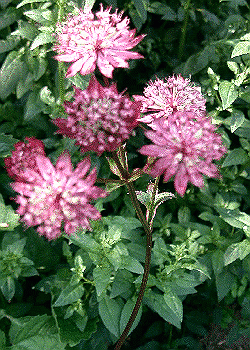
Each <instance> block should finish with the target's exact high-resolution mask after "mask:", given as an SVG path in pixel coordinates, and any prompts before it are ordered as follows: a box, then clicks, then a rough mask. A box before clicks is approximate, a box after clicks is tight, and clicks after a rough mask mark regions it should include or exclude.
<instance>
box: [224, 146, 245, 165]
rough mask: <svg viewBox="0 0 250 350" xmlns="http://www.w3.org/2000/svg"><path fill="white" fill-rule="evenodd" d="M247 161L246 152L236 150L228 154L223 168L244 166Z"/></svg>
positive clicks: (240, 149)
mask: <svg viewBox="0 0 250 350" xmlns="http://www.w3.org/2000/svg"><path fill="white" fill-rule="evenodd" d="M247 160H248V156H247V154H246V152H245V151H244V150H243V149H242V148H235V149H233V150H232V151H230V152H229V153H228V154H227V156H226V158H225V160H224V162H223V164H222V167H226V166H231V165H239V164H244V163H246V161H247Z"/></svg>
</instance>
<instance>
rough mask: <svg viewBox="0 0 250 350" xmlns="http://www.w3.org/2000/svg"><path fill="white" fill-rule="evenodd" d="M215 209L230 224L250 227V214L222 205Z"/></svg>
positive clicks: (238, 226)
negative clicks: (222, 206)
mask: <svg viewBox="0 0 250 350" xmlns="http://www.w3.org/2000/svg"><path fill="white" fill-rule="evenodd" d="M215 209H216V210H217V211H218V213H219V214H220V216H221V218H222V219H223V220H224V221H226V222H227V223H228V224H229V225H231V226H233V227H237V228H244V226H247V227H250V215H248V214H246V213H244V212H241V211H240V210H239V209H234V210H230V209H225V208H220V207H215Z"/></svg>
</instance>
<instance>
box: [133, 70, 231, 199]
mask: <svg viewBox="0 0 250 350" xmlns="http://www.w3.org/2000/svg"><path fill="white" fill-rule="evenodd" d="M135 99H136V101H140V102H142V112H144V113H145V115H144V116H143V117H142V118H140V121H143V122H144V123H146V124H148V125H149V126H150V127H151V129H152V130H150V131H146V132H145V135H146V136H147V137H148V138H149V139H150V140H151V141H152V142H153V144H152V145H145V146H143V147H142V148H141V149H140V150H139V152H140V153H142V154H144V155H147V156H148V157H149V161H148V163H147V164H146V166H145V168H144V170H145V171H146V172H148V173H149V174H151V175H152V176H154V177H156V176H160V175H162V174H164V177H163V181H164V182H167V181H169V180H170V178H172V177H174V187H175V190H176V191H177V193H179V194H180V195H181V196H183V195H184V194H185V192H186V189H187V184H188V182H191V183H192V184H194V185H195V186H197V187H203V186H204V180H203V176H202V175H207V176H209V177H214V178H216V177H219V171H218V169H217V166H216V165H215V164H213V163H212V162H213V161H214V160H219V159H221V157H223V155H224V154H225V153H226V148H225V147H224V146H223V145H222V140H221V136H220V135H219V134H217V133H216V128H215V126H214V125H213V124H212V121H211V118H209V117H207V116H206V113H205V99H204V97H203V96H202V94H201V90H200V88H199V87H197V86H195V85H193V84H191V82H190V79H184V78H183V77H182V76H180V75H179V76H177V77H175V76H173V77H170V78H168V79H167V80H166V81H164V80H161V79H159V78H157V79H156V80H155V81H154V82H150V83H149V85H148V87H146V89H145V90H144V96H135Z"/></svg>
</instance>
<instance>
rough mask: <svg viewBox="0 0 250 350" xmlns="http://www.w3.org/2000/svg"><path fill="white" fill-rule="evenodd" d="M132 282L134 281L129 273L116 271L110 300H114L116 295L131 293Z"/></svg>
mask: <svg viewBox="0 0 250 350" xmlns="http://www.w3.org/2000/svg"><path fill="white" fill-rule="evenodd" d="M133 281H134V279H133V275H132V273H131V272H129V271H127V270H118V271H117V273H116V275H115V278H114V281H113V283H112V289H111V293H110V298H115V297H117V296H118V295H122V294H123V293H125V292H128V291H131V290H132V287H133Z"/></svg>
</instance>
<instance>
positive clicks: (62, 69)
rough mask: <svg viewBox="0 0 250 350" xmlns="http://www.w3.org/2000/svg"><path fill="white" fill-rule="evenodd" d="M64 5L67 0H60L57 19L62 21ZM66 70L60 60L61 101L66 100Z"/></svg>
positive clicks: (59, 83) (59, 82)
mask: <svg viewBox="0 0 250 350" xmlns="http://www.w3.org/2000/svg"><path fill="white" fill-rule="evenodd" d="M64 5H65V0H58V1H57V6H58V15H57V21H58V22H61V21H62V20H63V17H64ZM64 79H65V72H64V63H63V62H58V85H59V98H60V103H63V102H64V97H65V82H64Z"/></svg>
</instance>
